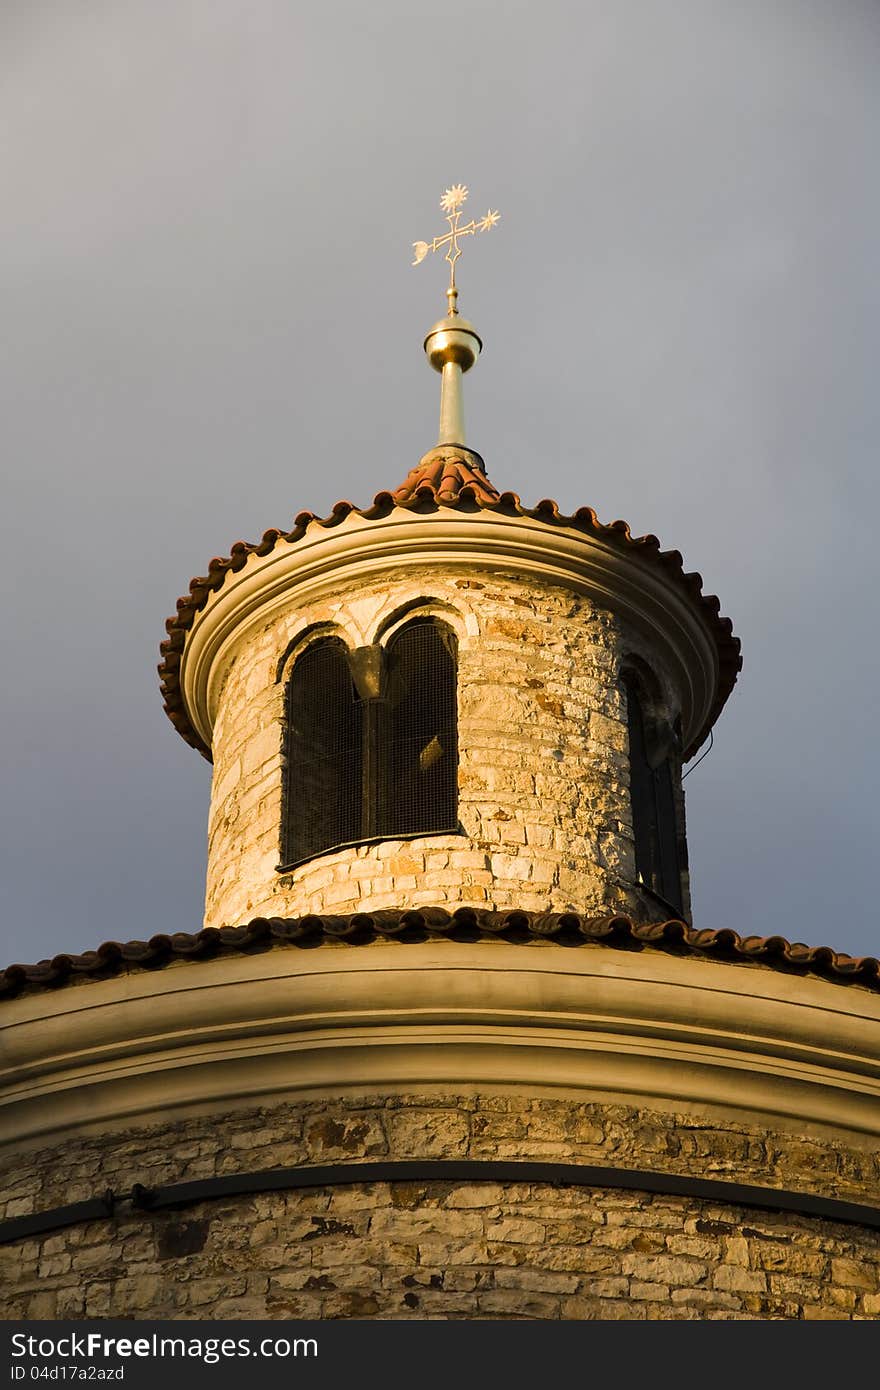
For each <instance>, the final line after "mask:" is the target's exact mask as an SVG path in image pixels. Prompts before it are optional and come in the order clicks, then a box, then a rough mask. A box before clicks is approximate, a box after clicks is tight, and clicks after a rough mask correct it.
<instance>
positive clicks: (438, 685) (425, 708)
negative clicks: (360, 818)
mask: <svg viewBox="0 0 880 1390" xmlns="http://www.w3.org/2000/svg"><path fill="white" fill-rule="evenodd" d="M456 726H457V702H456V648H455V637H454V635H453V633H451V632H450V631H449V629H448V628H446V627H444V626H442V625H441V624H439V623H435V622H433V621H416V622H413V623H410V624H409V625H408V626H407V627H405V628H403V630H402V631H401V632H400V633H399V634H398V635H397V637H396V638H395V639H394V640H393V642H392V643H391V644H390V645H389V651H388V683H387V718H386V721H385V733H386V740H387V741H386V742H385V748H386V757H385V760H384V761H385V769H386V775H385V779H384V780H385V785H384V795H383V801H384V809H383V814H382V821H383V831H382V833H383V834H385V835H388V836H393V835H414V834H421V833H425V834H430V833H431V832H435V831H440V830H455V828H456V821H457V807H458V800H457V786H458V776H457V769H458V743H457V732H456Z"/></svg>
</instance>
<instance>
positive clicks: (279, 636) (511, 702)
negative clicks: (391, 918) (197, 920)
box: [205, 569, 684, 926]
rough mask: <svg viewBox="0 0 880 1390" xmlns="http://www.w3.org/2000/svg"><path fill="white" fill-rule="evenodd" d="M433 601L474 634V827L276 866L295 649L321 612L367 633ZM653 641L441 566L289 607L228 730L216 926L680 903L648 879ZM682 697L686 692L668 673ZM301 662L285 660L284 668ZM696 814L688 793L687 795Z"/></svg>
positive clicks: (603, 616)
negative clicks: (442, 909) (638, 689)
mask: <svg viewBox="0 0 880 1390" xmlns="http://www.w3.org/2000/svg"><path fill="white" fill-rule="evenodd" d="M419 599H426V600H431V602H432V604H433V607H434V610H435V611H440V612H441V613H444V614H445V616H446V617H447V620H448V621H450V622H452V623H453V625H454V626H455V627H456V629H457V632H458V644H459V690H458V695H459V755H460V765H459V818H460V823H461V827H462V833H461V834H459V835H443V836H430V837H422V838H419V839H415V840H406V841H402V840H394V841H385V842H383V843H381V844H378V845H362V846H358V847H355V848H350V849H346V850H341V851H338V852H336V853H333V854H326V855H321V856H319V857H318V858H316V859H314V860H312V861H310V862H309V863H308V864H305V865H303V866H301V867H299V868H297V869H296V870H295V871H294V872H292V873H290V874H285V875H279V874H278V873H277V865H278V862H279V854H280V848H279V839H280V825H281V804H282V771H283V770H282V726H283V718H284V680H283V679H282V680H281V681H279V680H278V679H277V668H278V663H279V658H281V657H282V655H283V654H284V653H285V651H287V650H288V648H289V645H290V643H291V642H292V641H295V639H296V637H297V635H298V634H299V633H300V632H302V631H303V630H305V629H306V628H307V627H310V626H311V625H313V624H315V623H319V624H325V625H328V627H329V626H333V627H335V628H337V629H338V630H341V631H342V632H343V633H345V634H346V635H347V637H348V640H349V642H350V644H351V645H352V646H359V645H362V644H366V643H369V642H372V641H374V640H375V634H376V632H377V631H379V630H381V628H382V626H383V624H384V623H386V622H387V621H388V620H389V619H391V618H392V617H393V615H394V614H395V613H399V612H400V611H401V610H403V609H404V608H405V607H406V606H407V605H410V604H412V603H413V602H414V601H416V600H419ZM632 653H635V654H636V655H640V656H641V657H642V658H643V659H645V660H648V661H649V662H650V661H651V654H650V652H649V651H648V650H646V649H645V647H644V644H643V643H642V642H641V640H640V639H639V638H638V637H637V636H636V634H634V633H630V632H627V631H626V629H625V628H624V627H623V626H622V625H621V623H620V622H619V620H618V619H616V618H615V617H613V616H612V615H611V614H610V613H608V612H606V611H604V610H602V609H598V608H596V607H594V606H593V605H592V604H590V603H589V602H588V601H587V600H585V599H583V598H580V597H578V596H577V595H575V594H572V593H569V592H567V591H566V590H564V589H561V588H558V587H551V586H541V585H540V584H539V583H537V582H536V583H534V584H526V583H524V582H523V581H522V580H521V579H518V578H507V577H505V576H504V575H502V574H498V575H493V576H492V577H489V576H487V577H486V578H485V579H475V578H470V579H461V578H458V579H456V578H455V577H454V575H451V574H450V573H449V572H448V571H437V572H434V573H432V572H431V571H430V569H427V570H426V573H425V574H424V575H423V576H422V577H421V578H420V580H419V582H418V584H417V585H416V584H414V583H413V580H412V575H411V573H407V574H406V576H401V577H399V578H395V577H394V575H393V574H392V575H389V576H387V577H386V578H383V581H382V585H381V588H380V589H379V588H376V587H375V586H374V587H372V588H369V589H365V590H364V592H362V593H360V594H357V593H351V592H349V593H347V594H346V597H345V599H344V600H342V599H339V600H337V601H331V600H328V601H326V602H324V603H322V604H316V603H312V604H311V605H309V606H308V607H307V608H303V609H301V610H296V609H295V608H289V609H286V610H285V611H284V612H283V614H281V616H279V617H277V618H276V619H275V620H274V621H273V622H272V624H271V625H269V626H268V627H266V628H265V629H264V630H263V631H262V632H261V633H260V634H258V635H256V636H254V635H253V634H249V635H248V636H247V638H246V640H245V641H243V642H242V644H241V647H240V649H239V650H238V651H237V653H236V656H235V659H234V661H233V663H232V666H231V669H230V672H229V674H228V677H227V679H226V682H225V685H224V688H223V691H222V695H221V699H220V705H219V709H218V715H217V720H216V726H215V733H214V782H213V791H212V798H211V812H210V822H209V855H208V878H207V896H206V909H205V924H206V925H209V926H219V925H223V924H224V923H226V922H238V921H245V920H248V919H249V918H251V917H254V916H292V915H296V914H299V913H303V912H308V911H316V912H321V911H328V912H346V911H356V910H359V909H362V910H365V911H375V910H379V909H381V908H384V907H396V906H400V905H402V904H405V905H407V906H418V905H421V904H432V903H447V902H455V903H466V904H468V905H470V906H475V907H477V906H483V907H485V906H490V907H496V908H499V909H507V908H512V907H522V908H525V909H535V910H541V909H549V910H566V909H572V910H579V911H595V912H597V913H602V912H623V913H627V914H629V915H632V916H635V917H641V918H643V919H644V918H650V919H652V920H653V919H656V918H658V917H660V916H662V915H663V910H662V908H661V907H659V906H658V904H657V902H656V900H651V899H650V898H649V897H648V896H647V895H646V894H644V893H643V891H642V890H640V889H639V887H638V886H637V885H636V884H635V883H634V878H635V861H634V849H633V841H632V822H631V811H630V802H629V782H628V760H627V756H628V755H627V730H626V715H625V707H624V701H623V697H622V694H621V690H620V687H619V684H618V680H617V676H618V671H619V665H620V661H621V658H622V657H623V656H624V655H626V654H632ZM653 666H654V669H655V671H657V675H658V677H659V678H660V681H661V684H662V685H663V686H664V687H665V692H666V696H667V699H668V703H669V708H670V711H671V713H672V714H674V713H675V709H676V705H677V698H676V695H675V692H674V691H673V690H672V688H671V686H670V685H669V682H668V679H667V677H666V676H665V675H664V673H663V672H662V671H660V670H658V669H657V664H656V662H653ZM289 670H290V666H289V664H288V666H287V667H286V669H285V673H284V674H285V679H286V676H287V674H289ZM679 801H680V805H679V812H680V816H681V818H682V824H683V815H684V807H683V800H682V799H681V797H680V793H679Z"/></svg>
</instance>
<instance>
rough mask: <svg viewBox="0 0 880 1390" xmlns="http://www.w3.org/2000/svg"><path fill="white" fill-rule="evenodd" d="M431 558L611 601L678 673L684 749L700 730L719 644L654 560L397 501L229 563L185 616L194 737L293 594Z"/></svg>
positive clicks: (208, 725)
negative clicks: (376, 513) (234, 666)
mask: <svg viewBox="0 0 880 1390" xmlns="http://www.w3.org/2000/svg"><path fill="white" fill-rule="evenodd" d="M435 566H436V567H441V568H442V569H444V570H448V571H453V572H455V571H458V572H465V573H467V574H471V575H472V574H474V573H479V572H480V571H481V570H489V571H494V570H497V569H498V568H499V567H500V566H503V568H504V570H505V571H506V572H507V573H514V574H521V575H522V577H523V578H524V579H527V580H529V581H534V580H535V579H536V578H537V579H540V580H543V581H544V582H545V583H549V584H556V585H561V586H564V587H565V588H566V589H568V590H574V591H576V592H579V593H581V594H584V595H585V596H587V597H588V598H590V599H591V600H593V601H594V602H596V603H597V604H599V605H601V606H602V607H604V608H608V609H611V610H612V611H613V612H615V613H617V614H618V615H619V616H620V617H622V618H623V619H624V620H625V621H627V622H629V623H631V624H632V625H633V626H634V627H635V628H637V629H638V630H640V631H641V632H642V633H643V634H644V635H645V636H646V637H647V639H648V640H649V641H650V643H651V644H652V646H653V647H654V648H655V650H656V651H657V652H658V655H659V656H660V658H661V660H662V661H663V662H664V663H665V665H666V667H667V669H668V670H669V673H670V675H671V676H672V679H673V680H674V681H675V683H676V686H677V688H678V690H679V692H680V695H681V700H682V726H683V737H684V743H685V746H686V747H687V748H688V749H689V750H692V749H693V748H694V747H695V746H696V745H698V744H699V743H700V742H701V741H702V738H703V737H704V731H707V730H708V727H709V726H710V725H711V723H712V722H713V719H714V717H715V714H716V713H717V709H716V706H717V702H718V698H719V690H720V688H721V685H722V681H721V670H720V660H719V648H718V643H717V640H716V636H715V634H714V633H713V632H712V630H711V627H710V625H709V623H708V622H707V620H706V616H705V614H704V613H703V611H702V609H701V607H700V606H699V605H698V604H695V603H694V601H693V598H692V596H691V594H690V593H689V591H688V590H687V589H683V588H682V586H681V585H680V584H678V583H675V582H673V580H672V578H671V577H670V575H669V574H668V573H667V571H666V570H665V569H664V568H663V567H662V566H658V565H657V564H656V563H651V562H646V561H645V560H644V559H643V558H642V557H641V556H640V555H638V553H636V554H633V553H631V552H630V551H628V550H622V549H621V548H620V547H619V545H615V544H613V543H612V542H611V541H610V540H608V539H604V538H602V537H600V536H594V535H590V534H586V533H584V532H583V531H581V530H577V529H575V528H573V527H570V526H565V525H562V524H556V525H553V526H548V525H547V524H546V522H544V521H542V520H540V519H538V518H535V517H531V516H528V515H515V516H511V515H507V514H505V513H503V512H495V511H491V510H480V511H477V512H475V513H474V512H466V511H461V510H457V509H455V508H451V507H442V508H437V509H436V510H434V511H429V512H419V513H414V512H412V511H408V510H405V509H402V508H398V507H395V508H394V509H393V510H392V511H391V512H389V514H388V515H387V516H384V517H381V518H378V519H374V520H366V519H365V518H364V517H362V516H361V515H359V514H358V513H357V512H350V513H349V514H348V516H347V517H346V518H345V520H344V521H342V522H340V524H339V525H338V526H337V527H335V528H333V529H332V530H329V531H328V530H326V529H323V528H321V527H319V526H310V527H309V528H308V530H307V532H306V534H304V535H303V536H302V537H301V538H300V539H298V540H297V541H295V542H292V541H288V540H285V539H279V540H278V541H276V543H275V544H274V545H273V547H272V549H271V550H270V551H269V552H268V553H267V554H265V555H259V554H257V553H256V552H252V553H251V554H250V555H248V557H247V560H246V563H245V564H244V565H243V567H242V568H241V569H240V570H238V571H237V572H235V571H232V570H230V571H228V572H227V574H226V577H225V580H224V582H223V583H222V585H221V586H220V587H219V588H218V589H217V590H216V591H213V592H211V593H210V595H209V596H208V597H207V599H206V601H205V604H204V607H203V608H202V609H201V610H200V611H198V612H197V613H194V614H193V616H192V621H191V624H190V627H189V630H188V634H187V637H186V642H185V645H184V648H183V652H182V655H181V659H180V664H179V670H178V674H177V680H178V682H179V688H180V691H181V695H182V700H183V706H184V708H185V711H186V713H187V715H188V718H189V721H190V722H191V725H192V728H193V729H194V731H195V733H196V735H197V737H198V740H199V742H200V744H201V745H203V746H204V747H206V748H209V747H210V744H211V739H212V734H213V725H214V720H215V717H216V712H217V705H218V700H219V694H220V690H221V688H222V684H223V679H224V677H225V674H226V671H227V670H228V666H229V663H230V661H231V660H232V658H233V656H234V654H235V652H236V650H237V649H238V648H239V646H240V645H241V644H242V643H245V642H246V641H247V640H248V636H249V634H250V633H252V632H253V630H254V629H255V628H256V627H258V626H262V625H265V623H266V621H267V620H268V619H270V618H271V617H272V615H273V614H275V613H277V612H278V611H279V610H280V609H282V608H283V607H284V606H285V605H286V604H288V603H289V601H290V597H291V595H292V594H294V593H295V594H296V597H297V600H298V601H300V602H309V601H315V600H319V599H320V598H322V597H323V596H324V595H326V594H327V593H329V592H336V593H338V592H339V591H340V590H345V589H349V588H351V587H355V586H359V585H363V584H368V583H370V582H371V581H375V580H377V579H379V578H380V577H381V576H382V575H383V574H384V573H386V572H387V571H388V570H389V569H392V568H393V569H394V571H395V573H397V574H400V573H401V572H404V573H405V572H406V571H407V570H411V571H413V572H414V573H419V574H423V573H425V571H426V570H427V569H429V568H430V567H435ZM726 693H727V692H726V691H725V694H726Z"/></svg>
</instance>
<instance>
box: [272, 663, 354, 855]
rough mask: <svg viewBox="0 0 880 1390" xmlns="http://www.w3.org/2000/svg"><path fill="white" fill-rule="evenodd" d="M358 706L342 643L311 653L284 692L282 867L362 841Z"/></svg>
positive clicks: (297, 668)
mask: <svg viewBox="0 0 880 1390" xmlns="http://www.w3.org/2000/svg"><path fill="white" fill-rule="evenodd" d="M362 743H363V738H362V706H361V704H360V702H359V701H358V699H357V695H356V692H355V688H354V685H353V683H352V679H351V674H350V671H349V666H348V659H347V655H346V652H345V648H344V647H343V646H342V643H340V642H336V641H328V642H319V643H316V644H315V645H314V646H312V647H309V648H308V650H307V651H306V652H304V653H303V655H302V656H301V657H300V658H299V660H298V661H297V663H296V665H295V666H294V668H293V673H292V675H291V677H290V683H289V685H288V691H287V801H286V827H285V828H286V834H285V845H284V849H283V855H284V862H285V863H288V864H291V863H298V862H299V861H300V860H302V859H309V858H311V857H312V855H315V854H320V853H321V852H322V851H324V850H327V849H330V848H331V847H332V846H333V845H340V844H346V843H347V842H349V841H351V840H357V839H359V838H360V835H361V800H362V758H363V753H362Z"/></svg>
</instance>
